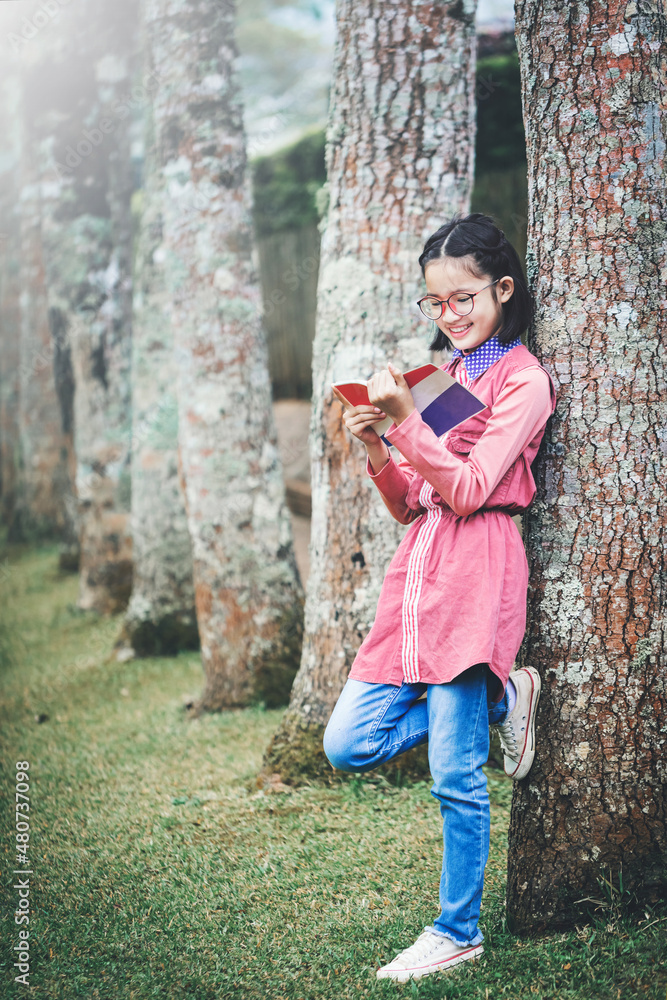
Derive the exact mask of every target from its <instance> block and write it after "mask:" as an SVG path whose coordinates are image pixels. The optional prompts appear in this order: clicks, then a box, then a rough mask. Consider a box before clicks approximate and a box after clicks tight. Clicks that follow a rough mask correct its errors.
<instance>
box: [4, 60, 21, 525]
mask: <svg viewBox="0 0 667 1000" xmlns="http://www.w3.org/2000/svg"><path fill="white" fill-rule="evenodd" d="M8 69H9V71H8V72H7V71H6V72H5V73H4V74H3V77H2V79H1V80H0V115H2V120H1V121H0V136H1V137H2V154H3V155H2V158H1V162H2V172H1V173H0V315H1V316H2V336H1V337H0V495H1V497H2V502H1V506H0V514H1V517H2V522H3V524H5V525H7V526H8V527H9V528H10V530H11V525H12V523H13V522H14V517H15V512H16V506H17V490H18V482H17V480H18V446H19V445H18V443H19V421H18V414H19V369H20V305H19V291H20V284H21V283H20V279H19V259H20V258H19V253H18V247H19V243H20V229H19V225H20V220H19V214H18V208H17V206H18V191H19V169H18V164H19V157H20V138H19V134H18V122H19V115H18V104H19V101H20V85H19V76H18V72H17V68H16V66H15V65H14V60H12V64H11V66H10V67H8Z"/></svg>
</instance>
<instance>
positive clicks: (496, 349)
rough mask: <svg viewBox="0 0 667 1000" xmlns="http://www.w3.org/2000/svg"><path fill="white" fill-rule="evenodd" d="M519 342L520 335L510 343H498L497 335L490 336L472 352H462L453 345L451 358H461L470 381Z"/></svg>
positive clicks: (517, 345)
mask: <svg viewBox="0 0 667 1000" xmlns="http://www.w3.org/2000/svg"><path fill="white" fill-rule="evenodd" d="M520 344H521V337H517V338H516V340H513V341H512V343H511V344H499V343H498V337H491V338H490V339H489V340H485V341H484V343H483V344H480V345H479V347H477V348H475V350H474V351H473V352H472V354H464V353H463V351H460V350H459V349H458V347H455V348H454V353H453V358H455V359H456V358H463V366H464V368H465V370H466V374H467V376H468V378H469V380H470V381H471V382H472V381H474V380H475V379H476V378H479V376H480V375H483V374H484V372H485V371H486V370H487V368H490V367H491V365H494V364H495V363H496V361H500V359H501V358H502V357H504V356H505V355H506V354H507V352H508V351H511V350H512V348H513V347H519V345H520Z"/></svg>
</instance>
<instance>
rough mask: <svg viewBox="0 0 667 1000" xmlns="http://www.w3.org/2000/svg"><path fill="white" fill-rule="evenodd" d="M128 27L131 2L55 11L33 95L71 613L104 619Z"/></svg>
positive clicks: (116, 481)
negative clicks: (74, 562)
mask: <svg viewBox="0 0 667 1000" xmlns="http://www.w3.org/2000/svg"><path fill="white" fill-rule="evenodd" d="M137 23H138V18H137V0H122V2H121V3H115V4H114V5H113V6H112V7H109V6H108V5H102V6H100V5H99V4H98V3H95V2H93V0H87V2H81V3H80V4H79V5H78V6H77V7H76V8H75V7H74V6H72V7H71V8H70V7H67V8H64V9H63V10H62V11H61V12H60V21H59V23H58V30H57V32H56V25H55V24H54V26H53V28H52V34H53V37H54V39H56V41H57V43H58V44H55V43H54V47H53V51H52V52H51V53H50V59H49V60H48V61H46V62H45V65H44V66H43V67H42V68H41V72H40V74H38V75H35V93H34V96H33V101H34V112H35V114H36V115H37V116H41V121H42V126H41V128H42V140H43V141H42V154H43V158H42V164H41V169H42V182H43V183H42V191H43V193H44V209H43V214H44V244H45V257H46V274H47V290H48V302H49V320H50V324H51V332H52V336H53V338H54V340H55V341H56V342H57V344H58V345H59V352H60V354H59V357H60V360H62V361H64V360H65V359H66V358H67V353H68V352H69V353H70V354H71V364H72V369H73V373H74V381H75V383H76V392H75V395H74V448H75V453H76V466H77V467H76V498H77V507H78V515H79V519H80V522H79V523H80V541H81V564H80V570H81V587H80V596H79V606H80V607H81V608H84V609H94V610H97V611H100V612H103V613H113V612H116V611H119V610H121V609H122V608H124V607H125V606H126V605H127V601H128V599H129V594H130V588H131V581H132V554H131V537H130V525H129V507H130V474H129V451H130V403H131V400H130V348H131V247H132V230H131V215H130V197H131V190H132V173H131V161H130V131H129V124H130V121H131V106H130V100H131V99H133V98H130V94H131V91H130V88H131V85H132V72H133V60H134V58H135V56H136V41H135V31H136V28H137ZM37 84H40V85H39V86H37ZM63 94H65V95H67V96H66V98H65V100H63ZM139 100H141V99H140V98H139ZM54 112H55V114H54Z"/></svg>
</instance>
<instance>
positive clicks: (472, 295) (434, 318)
mask: <svg viewBox="0 0 667 1000" xmlns="http://www.w3.org/2000/svg"><path fill="white" fill-rule="evenodd" d="M500 280H501V279H500V278H496V280H495V281H490V282H489V284H488V285H484V287H483V288H478V289H477V291H476V292H462V291H458V292H452V294H451V295H450V296H449V298H446V299H439V298H438V296H437V295H424V296H423V297H422V298H421V299H419V301H418V302H417V305H418V306H419V311H420V313H421V314H422V316H424V317H425V318H426V319H430V320H432V321H433V322H434V323H437V321H438V320H439V319H442V314H443V313H444V311H445V306H446V305H447V306H449V308H450V309H451V310H452V312H453V313H454V315H455V316H469V315H470V313H471V312H472V311H473V309H474V308H475V296H476V295H479V293H480V292H483V291H484V290H485V289H486V288H490V287H491V285H497V284H498V282H499V281H500ZM455 295H468V296H469V297H470V298H471V299H472V300H473V303H472V306H471V307H470V309H469V310H468V312H465V313H459V312H457V311H456V309H452V307H451V306H450V305H449V299H453V298H454V296H455ZM426 299H436V300H437V301H438V302H439V303H440V315H439V316H427V315H426V313H425V312H424V310H423V309H422V302H425V301H426Z"/></svg>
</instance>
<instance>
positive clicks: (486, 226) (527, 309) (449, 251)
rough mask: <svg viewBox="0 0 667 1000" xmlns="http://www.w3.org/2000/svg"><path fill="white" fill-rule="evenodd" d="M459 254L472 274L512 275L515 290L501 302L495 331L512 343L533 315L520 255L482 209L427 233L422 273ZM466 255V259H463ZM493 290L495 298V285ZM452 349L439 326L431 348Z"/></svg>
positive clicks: (422, 258)
mask: <svg viewBox="0 0 667 1000" xmlns="http://www.w3.org/2000/svg"><path fill="white" fill-rule="evenodd" d="M446 257H461V258H463V259H462V260H461V264H462V265H463V267H465V268H466V269H467V270H468V271H469V272H470V274H471V275H473V277H475V278H486V277H488V278H489V279H490V280H491V281H495V280H496V279H498V278H504V277H505V276H509V277H511V278H513V279H514V292H513V293H512V295H511V296H510V298H509V299H508V300H507V302H503V303H502V310H503V322H502V326H501V328H500V333H499V334H498V340H499V342H500V343H501V344H511V342H512V341H513V340H516V338H517V337H519V336H521V334H522V333H523V332H524V330H526V328H527V327H528V326H529V324H530V321H531V318H532V315H533V300H532V297H531V294H530V292H529V290H528V284H527V282H526V278H525V275H524V273H523V268H522V267H521V261H520V260H519V255H518V253H517V252H516V250H515V249H514V247H513V246H512V244H511V243H510V242H509V240H508V239H507V237H506V236H505V234H504V232H503V231H502V230H501V229H498V227H497V226H496V224H495V223H494V221H493V219H492V218H490V216H488V215H482V213H481V212H473V213H472V214H471V215H466V216H465V217H461V216H455V217H454V218H453V219H450V220H449V222H446V223H445V224H444V226H441V227H440V229H438V231H437V232H435V233H433V235H432V236H429V238H428V239H427V241H426V243H425V244H424V250H423V252H422V254H421V256H420V258H419V266H420V267H421V269H422V274H424V273H425V271H426V268H427V266H428V265H429V264H431V263H432V262H433V261H435V260H443V259H444V258H446ZM466 258H467V259H466ZM491 290H492V292H493V295H494V298H496V301H497V296H496V286H495V285H493V287H492V289H491ZM445 347H447V348H449V349H450V350H451V347H452V344H451V341H450V339H449V337H447V336H445V334H444V333H443V332H442V330H440V329H438V330H437V334H436V336H435V339H434V341H433V343H432V344H431V348H430V349H431V350H432V351H442V350H444V348H445Z"/></svg>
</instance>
